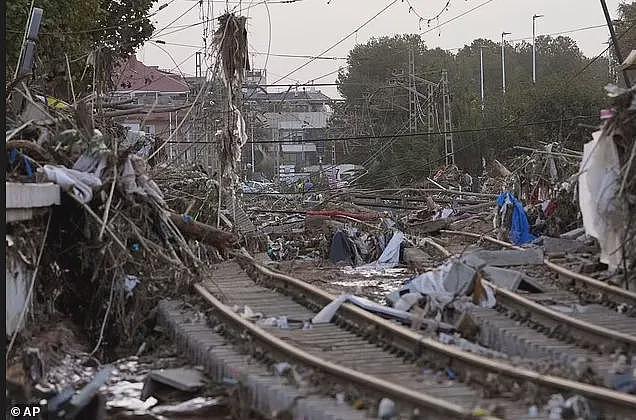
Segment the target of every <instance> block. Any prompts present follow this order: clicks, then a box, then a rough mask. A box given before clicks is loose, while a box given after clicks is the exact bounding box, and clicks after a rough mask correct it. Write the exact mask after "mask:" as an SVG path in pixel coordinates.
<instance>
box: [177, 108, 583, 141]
mask: <svg viewBox="0 0 636 420" xmlns="http://www.w3.org/2000/svg"><path fill="white" fill-rule="evenodd" d="M594 117H595V116H593V115H578V116H576V117H571V118H556V119H552V120H539V121H530V122H527V123H522V124H517V125H511V124H507V125H500V126H490V127H481V128H466V129H458V130H447V131H437V132H428V131H420V132H414V133H403V134H400V133H399V132H398V133H394V134H381V135H376V136H346V137H334V138H318V139H311V140H298V141H295V142H293V143H294V144H300V143H329V142H338V141H352V140H373V139H392V138H404V137H418V136H426V137H430V136H438V135H443V134H461V133H479V132H484V131H494V130H513V129H517V128H523V127H530V126H535V125H544V124H552V123H562V122H565V121H575V120H579V119H587V118H594ZM169 143H184V144H189V143H193V144H216V142H214V141H213V142H189V141H173V142H169ZM246 143H248V144H250V143H254V144H275V143H280V141H279V140H260V141H248V142H246Z"/></svg>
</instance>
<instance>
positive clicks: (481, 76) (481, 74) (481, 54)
mask: <svg viewBox="0 0 636 420" xmlns="http://www.w3.org/2000/svg"><path fill="white" fill-rule="evenodd" d="M479 81H480V86H481V110H482V112H483V110H484V47H479Z"/></svg>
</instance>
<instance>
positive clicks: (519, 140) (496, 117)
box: [331, 35, 609, 183]
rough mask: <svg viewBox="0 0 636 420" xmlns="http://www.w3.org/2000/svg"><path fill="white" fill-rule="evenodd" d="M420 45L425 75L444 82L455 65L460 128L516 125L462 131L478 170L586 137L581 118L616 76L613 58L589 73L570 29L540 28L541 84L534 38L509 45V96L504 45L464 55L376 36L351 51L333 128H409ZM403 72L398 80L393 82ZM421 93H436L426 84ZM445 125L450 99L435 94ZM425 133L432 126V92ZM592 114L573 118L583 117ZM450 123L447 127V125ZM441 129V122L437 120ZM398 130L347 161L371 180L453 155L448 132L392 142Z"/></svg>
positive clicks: (458, 140) (349, 150)
mask: <svg viewBox="0 0 636 420" xmlns="http://www.w3.org/2000/svg"><path fill="white" fill-rule="evenodd" d="M480 48H481V49H483V57H484V75H485V76H484V85H485V86H484V93H485V101H484V109H483V111H482V107H481V97H480V96H481V95H480ZM409 49H412V50H413V51H415V74H416V75H418V76H419V77H422V78H424V79H427V80H429V81H431V82H434V83H438V82H439V81H440V78H441V70H442V69H446V70H447V71H448V79H449V87H450V93H451V110H452V124H453V130H467V129H468V130H470V129H475V128H477V129H479V128H484V127H501V126H505V125H510V126H511V129H506V130H501V129H498V130H487V131H481V132H478V133H471V132H467V133H455V134H454V135H453V137H454V145H455V152H456V153H455V159H456V163H457V164H458V165H459V166H460V167H462V168H465V169H467V170H469V171H470V172H472V173H473V174H478V173H480V171H481V158H482V157H484V158H486V159H491V158H503V159H505V158H506V157H511V156H512V155H514V153H515V152H514V149H513V148H512V147H513V146H515V145H526V146H527V145H538V144H539V142H542V141H543V142H551V141H565V140H567V141H568V142H569V143H570V146H571V147H579V148H580V146H576V145H574V144H573V143H582V142H583V141H584V140H585V139H586V132H584V131H583V129H581V128H580V127H578V123H580V122H587V123H590V122H594V121H596V119H595V118H594V117H595V116H596V115H598V111H599V108H600V107H602V106H603V104H604V103H605V95H604V92H603V86H604V85H605V84H607V83H608V80H609V79H608V63H607V60H606V59H599V60H597V61H595V62H594V63H592V64H591V65H590V66H589V67H587V68H586V69H585V71H581V70H582V69H583V68H584V67H585V66H586V65H588V63H589V61H590V59H588V58H586V57H584V56H583V54H582V53H581V51H580V50H579V48H578V47H577V45H576V43H575V42H574V41H573V40H572V39H571V38H568V37H563V36H559V37H556V38H551V37H545V36H540V37H538V38H537V40H536V50H537V79H538V81H537V84H536V85H533V83H532V46H531V44H529V43H526V42H522V43H520V44H517V45H515V46H512V45H510V44H506V47H505V54H506V57H505V58H506V95H505V97H504V95H503V94H502V74H501V45H500V44H498V43H494V42H492V41H488V40H484V39H477V40H475V41H473V42H472V43H471V44H470V45H466V46H464V48H462V49H460V50H459V51H457V52H456V53H455V54H451V53H450V52H447V51H444V50H441V49H428V48H426V46H425V44H424V42H423V41H422V40H421V39H420V38H419V37H418V36H417V35H399V36H394V37H391V38H389V37H383V38H378V39H372V40H371V41H369V42H368V43H366V44H364V45H357V46H356V47H355V48H354V49H353V50H352V51H351V52H350V54H349V57H348V61H347V64H348V66H347V68H346V69H345V70H344V71H341V73H340V74H339V77H338V80H337V82H338V84H339V86H338V88H339V91H340V93H341V94H342V96H343V98H344V103H342V104H340V105H339V106H338V107H337V108H336V109H335V115H334V118H333V119H332V122H331V129H332V130H337V131H338V132H339V133H340V135H347V136H350V135H356V136H364V135H370V136H377V135H388V134H392V133H398V132H403V133H407V132H408V115H409V112H408V109H409V103H408V92H407V90H406V88H404V87H399V86H397V87H396V86H395V81H396V80H397V81H398V82H400V80H401V81H402V83H403V85H404V84H406V80H407V79H406V77H405V76H402V77H400V76H399V75H400V74H408V72H409V71H408V51H409ZM391 79H393V84H391ZM418 92H420V93H423V94H426V93H427V92H426V87H425V85H424V84H419V85H418ZM435 102H436V103H437V104H438V106H437V115H438V119H439V125H440V126H441V125H442V121H443V120H442V118H443V116H442V109H441V98H440V97H438V98H437V99H436V101H435ZM420 104H421V106H422V107H424V109H423V112H422V119H421V120H418V127H417V132H425V131H427V124H426V117H427V113H426V108H425V107H426V99H424V98H423V99H421V100H420ZM579 115H584V116H592V118H589V119H588V120H580V121H568V120H567V119H568V118H572V117H574V116H579ZM554 119H563V121H558V122H555V123H552V124H541V125H531V126H524V124H525V123H528V122H533V121H538V120H554ZM440 129H441V130H443V127H440ZM435 130H437V127H435ZM390 140H391V139H390V138H383V139H369V140H360V141H357V143H356V142H347V145H346V147H344V146H343V147H344V150H343V152H344V153H345V155H346V160H347V161H351V162H352V163H362V164H365V166H367V167H368V168H369V170H370V175H369V176H368V177H367V178H366V179H367V180H368V181H369V182H372V181H373V182H388V183H404V182H409V181H412V180H417V179H421V178H422V176H427V175H429V174H430V173H431V171H432V170H434V169H436V168H437V167H439V166H440V165H442V164H443V163H444V159H443V155H444V153H443V150H444V141H443V137H442V136H441V135H415V136H409V137H402V138H398V139H397V140H395V142H394V143H393V145H392V146H391V147H387V148H386V150H384V151H382V152H379V153H378V150H382V149H381V148H382V147H383V145H386V143H387V142H389V141H390Z"/></svg>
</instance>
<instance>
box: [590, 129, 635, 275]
mask: <svg viewBox="0 0 636 420" xmlns="http://www.w3.org/2000/svg"><path fill="white" fill-rule="evenodd" d="M592 138H593V140H592V141H590V142H588V143H586V144H585V145H584V146H583V160H582V161H581V171H580V176H579V207H580V208H581V214H582V215H583V226H584V227H585V232H586V233H587V234H589V235H591V236H593V237H595V238H596V239H597V240H598V242H599V245H600V247H601V262H602V263H605V264H607V265H608V266H609V269H610V270H615V269H616V268H618V267H619V266H620V265H621V263H622V252H621V245H622V241H623V238H624V237H625V229H626V225H625V222H624V221H625V220H626V211H625V209H624V207H623V205H622V203H621V202H620V201H619V200H618V199H617V197H616V194H617V191H618V188H619V185H620V184H619V183H620V163H619V160H618V153H617V151H616V146H615V145H614V142H613V141H612V140H611V137H609V136H606V135H604V133H603V132H602V131H601V130H599V131H597V132H595V133H593V134H592Z"/></svg>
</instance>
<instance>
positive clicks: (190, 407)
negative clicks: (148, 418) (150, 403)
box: [150, 397, 223, 415]
mask: <svg viewBox="0 0 636 420" xmlns="http://www.w3.org/2000/svg"><path fill="white" fill-rule="evenodd" d="M220 405H223V402H222V400H221V399H219V398H205V397H195V398H192V399H190V400H187V401H183V402H180V403H178V404H173V405H158V406H156V407H154V408H152V409H151V410H150V412H151V413H153V414H164V415H165V414H173V415H180V414H196V413H198V412H201V411H207V410H208V409H210V408H212V407H217V406H220Z"/></svg>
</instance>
